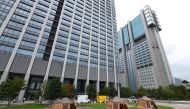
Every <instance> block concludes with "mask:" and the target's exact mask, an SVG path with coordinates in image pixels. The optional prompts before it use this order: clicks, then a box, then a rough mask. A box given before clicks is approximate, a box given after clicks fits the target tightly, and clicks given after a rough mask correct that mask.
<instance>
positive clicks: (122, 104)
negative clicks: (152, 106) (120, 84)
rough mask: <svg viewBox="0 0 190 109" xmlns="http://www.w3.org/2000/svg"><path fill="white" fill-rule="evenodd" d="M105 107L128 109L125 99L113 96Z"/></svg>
mask: <svg viewBox="0 0 190 109" xmlns="http://www.w3.org/2000/svg"><path fill="white" fill-rule="evenodd" d="M106 109H128V105H127V101H126V100H125V99H121V98H114V99H113V100H112V101H110V102H108V103H107V104H106Z"/></svg>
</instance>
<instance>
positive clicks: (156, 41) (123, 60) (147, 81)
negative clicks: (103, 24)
mask: <svg viewBox="0 0 190 109" xmlns="http://www.w3.org/2000/svg"><path fill="white" fill-rule="evenodd" d="M159 31H161V27H160V24H159V22H158V19H157V16H156V13H155V12H154V11H153V10H152V9H151V8H150V7H149V6H146V7H145V8H144V9H143V10H141V12H140V14H139V15H138V16H137V17H135V18H134V19H133V20H132V21H129V22H128V24H127V25H126V26H124V27H123V28H121V30H120V31H119V32H118V36H119V38H118V40H117V49H118V53H117V55H118V60H119V62H118V64H119V66H120V67H119V72H120V76H121V81H120V82H121V84H122V86H129V87H130V88H131V89H132V90H133V91H136V90H137V88H139V87H140V86H143V87H144V88H148V89H151V88H157V87H159V86H166V85H169V84H173V83H174V81H173V77H172V73H171V71H170V67H169V64H168V61H167V58H166V55H165V51H164V48H163V45H162V42H161V39H160V36H159Z"/></svg>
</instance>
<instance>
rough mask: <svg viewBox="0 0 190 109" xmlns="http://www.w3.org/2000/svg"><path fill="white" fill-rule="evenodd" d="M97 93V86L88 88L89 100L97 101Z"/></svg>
mask: <svg viewBox="0 0 190 109" xmlns="http://www.w3.org/2000/svg"><path fill="white" fill-rule="evenodd" d="M96 92H97V90H96V86H95V85H91V84H90V85H88V86H87V87H86V93H87V95H88V98H89V99H95V98H96V95H97V93H96Z"/></svg>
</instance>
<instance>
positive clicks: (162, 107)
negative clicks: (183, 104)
mask: <svg viewBox="0 0 190 109" xmlns="http://www.w3.org/2000/svg"><path fill="white" fill-rule="evenodd" d="M158 108H159V109H173V108H172V107H169V106H158Z"/></svg>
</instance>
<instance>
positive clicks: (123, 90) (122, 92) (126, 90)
mask: <svg viewBox="0 0 190 109" xmlns="http://www.w3.org/2000/svg"><path fill="white" fill-rule="evenodd" d="M131 95H132V91H131V90H130V88H128V87H121V88H120V96H121V97H123V98H127V97H130V96H131Z"/></svg>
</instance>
